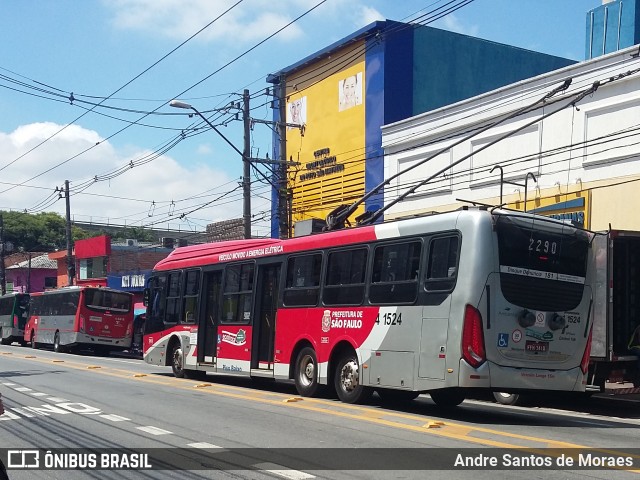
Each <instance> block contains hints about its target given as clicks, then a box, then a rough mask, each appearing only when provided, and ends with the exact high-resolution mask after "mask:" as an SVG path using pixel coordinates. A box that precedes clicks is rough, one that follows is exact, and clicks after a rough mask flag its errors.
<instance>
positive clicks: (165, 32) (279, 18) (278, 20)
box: [104, 0, 306, 44]
mask: <svg viewBox="0 0 640 480" xmlns="http://www.w3.org/2000/svg"><path fill="white" fill-rule="evenodd" d="M234 3H236V2H235V1H234V0H215V1H211V0H189V1H188V2H185V1H184V0H115V1H114V0H109V1H107V0H105V2H104V5H105V7H106V8H108V9H111V10H112V11H113V24H114V25H115V26H116V27H117V28H120V29H125V30H137V31H140V32H144V33H152V34H154V36H166V37H169V38H172V39H177V40H185V39H187V38H189V37H190V36H191V35H193V34H194V33H196V32H197V31H198V30H200V29H201V28H202V27H204V26H205V25H206V24H207V23H209V22H211V21H212V20H214V19H216V18H217V17H218V16H220V15H221V14H223V13H224V12H225V11H226V10H227V9H229V8H230V7H232V6H233V5H234ZM305 4H306V2H300V1H296V0H280V1H278V2H271V1H267V0H252V1H250V2H244V3H241V4H240V5H238V6H237V7H234V8H232V9H231V10H230V11H229V12H228V13H226V14H224V16H223V17H221V18H220V19H219V20H217V21H216V22H215V23H213V24H212V25H211V26H210V27H208V28H207V29H206V30H205V31H204V32H202V33H201V34H199V35H198V37H196V38H197V39H198V40H199V41H213V40H221V41H227V42H228V43H229V44H246V43H248V42H254V41H256V40H262V39H263V38H265V37H266V36H268V35H270V34H272V33H273V32H274V31H276V30H277V29H278V28H280V27H283V26H285V25H286V24H287V23H289V22H290V21H291V20H293V19H294V18H295V16H297V15H298V14H299V13H302V12H303V11H304V9H305ZM302 35H303V31H302V30H301V28H300V27H299V26H298V25H297V24H293V25H290V26H289V27H287V28H286V29H285V30H284V31H282V32H281V33H280V34H279V35H278V38H279V39H281V40H284V41H290V40H293V39H296V38H299V37H300V36H302Z"/></svg>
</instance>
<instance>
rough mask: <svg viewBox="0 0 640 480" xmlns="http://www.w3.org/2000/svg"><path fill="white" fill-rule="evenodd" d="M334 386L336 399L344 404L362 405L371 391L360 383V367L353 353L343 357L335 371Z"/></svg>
mask: <svg viewBox="0 0 640 480" xmlns="http://www.w3.org/2000/svg"><path fill="white" fill-rule="evenodd" d="M334 386H335V388H336V393H337V394H338V398H339V399H340V400H342V401H343V402H345V403H363V402H366V401H367V400H368V399H369V398H370V397H371V395H372V393H373V390H372V389H371V388H369V387H365V386H364V385H362V384H361V383H360V365H359V364H358V357H357V356H356V354H355V352H350V353H347V354H346V355H344V356H343V357H342V358H341V359H340V361H339V362H338V367H337V368H336V371H335V376H334Z"/></svg>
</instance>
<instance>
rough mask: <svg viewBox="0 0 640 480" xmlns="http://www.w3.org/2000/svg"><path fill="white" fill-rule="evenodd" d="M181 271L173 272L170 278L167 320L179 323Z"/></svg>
mask: <svg viewBox="0 0 640 480" xmlns="http://www.w3.org/2000/svg"><path fill="white" fill-rule="evenodd" d="M180 273H181V272H172V273H170V274H169V278H168V282H167V283H168V286H167V287H168V288H167V308H166V310H165V312H166V313H165V322H167V323H178V321H179V320H180Z"/></svg>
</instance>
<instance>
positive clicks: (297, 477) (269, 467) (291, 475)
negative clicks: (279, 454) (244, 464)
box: [252, 463, 316, 480]
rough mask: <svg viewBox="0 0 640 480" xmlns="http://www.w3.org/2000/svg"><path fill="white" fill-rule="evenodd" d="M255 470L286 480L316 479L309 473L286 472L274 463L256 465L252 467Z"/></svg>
mask: <svg viewBox="0 0 640 480" xmlns="http://www.w3.org/2000/svg"><path fill="white" fill-rule="evenodd" d="M252 467H253V468H255V469H257V470H262V471H263V472H267V473H271V474H273V475H278V476H279V477H282V478H288V479H290V480H304V479H306V478H316V477H315V475H311V474H310V473H305V472H301V471H300V470H288V469H287V468H285V467H283V466H282V465H276V464H275V463H257V464H256V465H252Z"/></svg>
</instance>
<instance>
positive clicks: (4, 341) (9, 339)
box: [0, 337, 11, 345]
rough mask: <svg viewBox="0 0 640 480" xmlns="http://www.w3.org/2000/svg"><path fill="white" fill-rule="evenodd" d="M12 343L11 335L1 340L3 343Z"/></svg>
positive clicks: (0, 342)
mask: <svg viewBox="0 0 640 480" xmlns="http://www.w3.org/2000/svg"><path fill="white" fill-rule="evenodd" d="M10 343H11V337H7V338H3V339H2V340H0V344H2V345H9V344H10Z"/></svg>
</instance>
